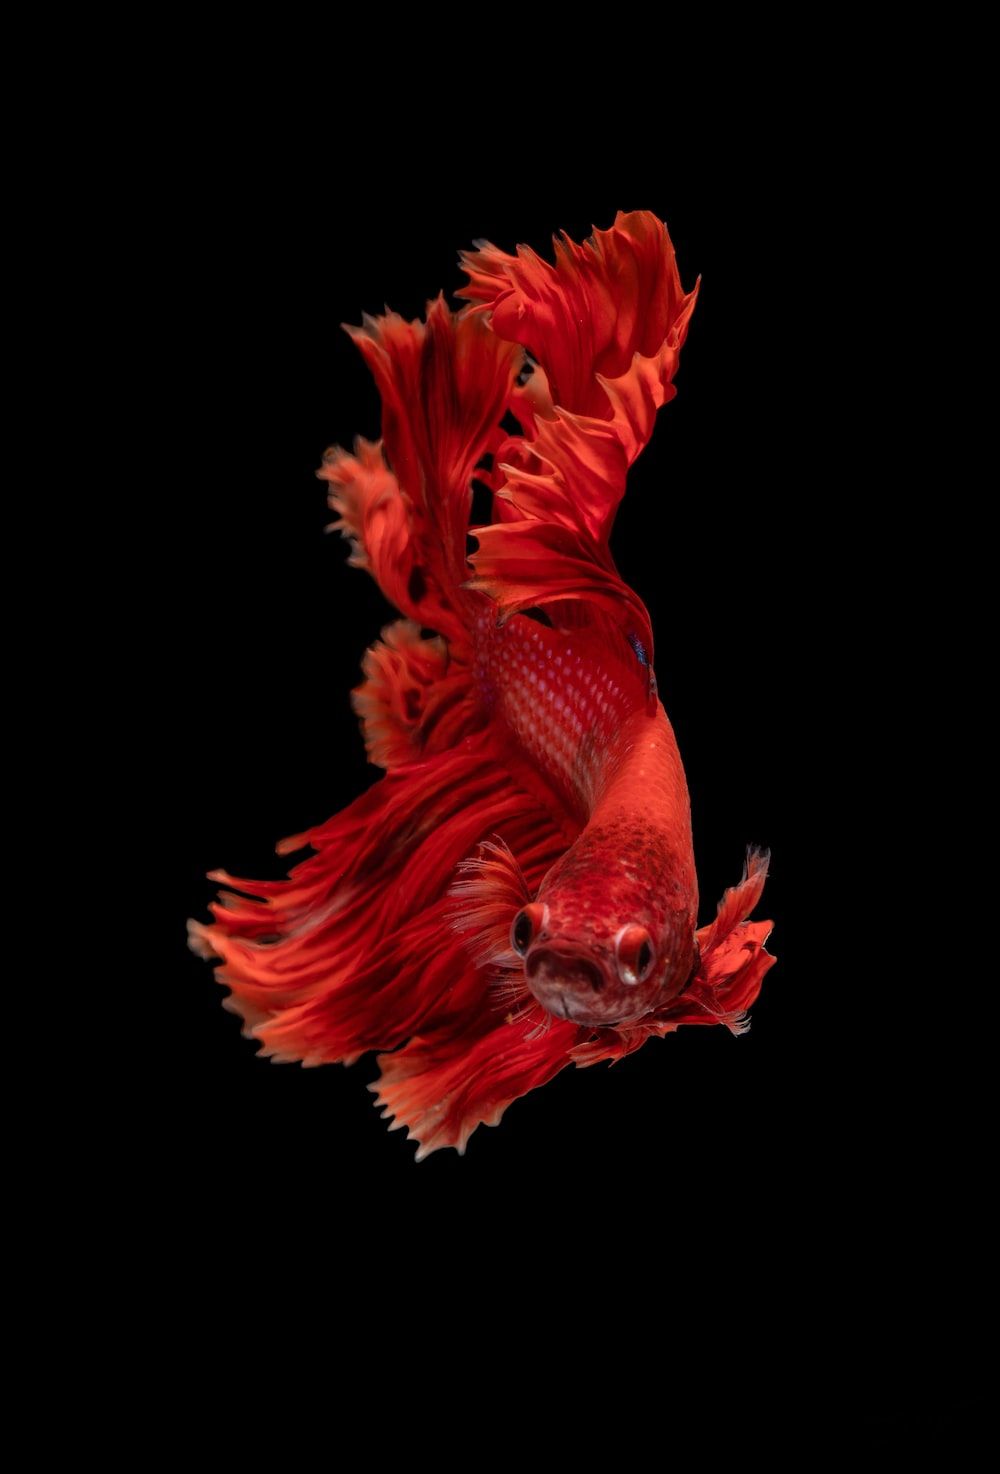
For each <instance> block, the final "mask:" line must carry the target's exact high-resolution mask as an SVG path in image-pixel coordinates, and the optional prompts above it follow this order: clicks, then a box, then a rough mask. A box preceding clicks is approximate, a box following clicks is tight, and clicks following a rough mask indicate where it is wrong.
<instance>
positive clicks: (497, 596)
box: [466, 521, 653, 660]
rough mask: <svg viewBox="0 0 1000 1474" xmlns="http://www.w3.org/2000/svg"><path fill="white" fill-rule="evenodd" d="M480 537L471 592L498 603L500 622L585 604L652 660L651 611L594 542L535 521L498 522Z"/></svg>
mask: <svg viewBox="0 0 1000 1474" xmlns="http://www.w3.org/2000/svg"><path fill="white" fill-rule="evenodd" d="M475 536H476V538H477V539H478V541H479V551H478V552H477V553H475V554H474V555H473V556H472V559H471V562H472V564H473V567H474V568H475V577H474V578H472V579H470V580H469V582H468V584H467V585H466V587H467V588H470V589H477V590H479V591H480V592H482V593H484V594H488V595H489V597H490V598H491V599H493V600H495V601H496V603H497V604H498V605H499V608H500V619H501V620H505V619H507V618H509V617H510V615H512V614H516V613H517V612H518V611H520V610H522V609H530V608H533V607H535V606H539V605H545V604H552V603H557V602H560V601H562V600H570V599H573V600H585V601H586V602H587V603H589V604H591V605H593V606H594V607H595V608H597V609H601V610H603V611H604V612H605V613H607V614H609V615H610V616H611V617H612V619H613V620H614V621H615V623H616V625H617V626H618V627H619V628H620V629H621V631H622V633H623V634H624V635H626V636H627V635H629V634H633V635H635V636H636V637H637V638H638V639H639V640H640V641H641V642H642V645H643V648H644V650H645V651H646V653H647V657H648V658H649V659H650V660H651V659H652V652H653V630H652V626H651V625H650V622H649V615H648V613H647V612H646V606H645V605H644V604H643V602H642V600H641V599H640V598H639V597H638V595H637V594H635V593H634V592H633V591H632V589H630V588H629V586H628V584H627V583H625V582H624V580H623V579H621V578H619V576H618V574H617V573H616V572H615V570H614V569H613V568H612V567H609V566H608V564H609V560H608V559H607V558H606V556H604V555H603V554H602V552H601V550H600V549H599V548H597V547H595V546H594V544H593V543H591V542H590V541H589V540H587V539H584V538H581V537H580V536H579V535H578V534H575V533H573V532H571V531H570V530H569V529H568V528H566V527H561V526H558V525H557V524H556V523H554V522H532V521H528V522H502V523H500V522H497V523H494V524H493V525H492V526H491V527H478V528H476V531H475ZM624 648H625V647H624V643H622V649H623V650H624Z"/></svg>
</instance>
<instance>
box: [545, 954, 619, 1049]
mask: <svg viewBox="0 0 1000 1474" xmlns="http://www.w3.org/2000/svg"><path fill="white" fill-rule="evenodd" d="M524 975H525V981H526V982H527V984H528V987H529V988H530V989H531V992H532V993H533V994H534V996H535V997H536V998H537V999H538V1002H539V1003H540V1004H541V1005H542V1007H543V1008H544V1009H545V1011H546V1013H551V1014H552V1015H553V1017H554V1018H564V1019H569V1020H570V1022H571V1023H574V1024H580V1025H581V1026H583V1027H590V1028H605V1029H608V1028H614V1027H615V1025H616V1024H618V1023H619V1022H621V1020H622V1012H623V1010H622V1001H621V999H620V998H617V999H616V998H615V997H613V996H611V997H609V996H608V991H607V987H606V984H607V979H606V978H605V975H604V973H603V972H602V971H601V968H600V966H599V965H598V963H597V962H596V961H594V960H593V959H592V958H590V957H584V956H581V955H580V954H579V953H577V952H568V951H567V952H563V951H560V950H557V949H556V948H554V947H540V948H538V950H537V951H532V952H529V954H528V956H527V957H526V959H525V964H524ZM613 991H614V990H612V993H613Z"/></svg>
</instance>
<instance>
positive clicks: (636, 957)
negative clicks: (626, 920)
mask: <svg viewBox="0 0 1000 1474" xmlns="http://www.w3.org/2000/svg"><path fill="white" fill-rule="evenodd" d="M615 961H616V962H617V964H618V976H619V977H620V978H621V980H622V982H623V983H627V984H628V985H629V987H634V986H635V985H636V984H637V983H644V982H645V981H646V979H647V978H648V977H649V974H650V973H651V972H652V970H653V963H654V962H655V961H656V953H655V952H654V951H653V943H652V939H651V938H650V935H649V932H648V931H647V930H646V928H645V927H644V926H623V927H622V929H621V931H620V932H619V933H618V936H617V938H616V940H615Z"/></svg>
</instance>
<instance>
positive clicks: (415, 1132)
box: [369, 1019, 582, 1162]
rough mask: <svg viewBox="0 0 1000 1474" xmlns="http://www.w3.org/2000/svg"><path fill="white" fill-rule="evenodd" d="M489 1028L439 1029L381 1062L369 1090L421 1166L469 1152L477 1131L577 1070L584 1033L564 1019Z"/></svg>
mask: <svg viewBox="0 0 1000 1474" xmlns="http://www.w3.org/2000/svg"><path fill="white" fill-rule="evenodd" d="M489 1023H490V1024H491V1026H487V1027H482V1025H481V1027H480V1032H479V1033H478V1036H477V1037H471V1038H470V1036H469V1034H468V1033H467V1032H465V1031H463V1032H460V1033H457V1034H456V1033H452V1032H449V1031H448V1030H440V1031H438V1032H436V1033H433V1034H429V1035H427V1036H426V1037H423V1038H418V1039H414V1040H413V1041H412V1043H410V1044H408V1045H407V1046H406V1048H405V1049H401V1050H399V1051H398V1052H397V1053H396V1054H383V1055H380V1056H379V1064H380V1065H381V1066H382V1074H381V1077H380V1079H379V1080H378V1081H376V1083H375V1084H374V1085H372V1086H370V1087H369V1088H370V1089H371V1090H373V1091H375V1093H376V1099H377V1101H378V1104H379V1105H381V1106H382V1107H383V1111H382V1114H383V1116H386V1117H389V1118H394V1121H395V1127H401V1126H407V1127H409V1130H408V1132H407V1135H408V1136H410V1137H414V1138H415V1139H416V1141H417V1142H418V1143H419V1150H418V1152H417V1161H418V1162H419V1161H421V1160H422V1159H423V1158H424V1157H426V1156H429V1155H430V1153H431V1152H434V1151H437V1150H438V1149H439V1148H440V1147H443V1146H453V1147H455V1148H456V1149H457V1151H458V1152H459V1153H462V1152H464V1151H465V1147H466V1143H467V1141H468V1139H469V1137H470V1136H471V1134H472V1132H473V1131H474V1130H475V1129H476V1127H477V1126H480V1125H483V1126H496V1125H497V1123H498V1122H499V1120H500V1118H501V1116H502V1115H503V1113H504V1111H505V1110H506V1109H507V1107H508V1106H509V1105H510V1104H511V1102H512V1101H514V1100H517V1098H518V1097H519V1096H522V1095H526V1094H527V1093H528V1091H530V1090H534V1089H535V1088H536V1086H539V1085H544V1084H545V1082H546V1081H547V1080H551V1079H552V1077H553V1075H557V1074H558V1073H559V1071H560V1070H562V1069H564V1068H565V1067H566V1065H568V1064H571V1063H572V1060H571V1058H570V1049H571V1048H572V1046H573V1043H574V1041H575V1040H576V1039H578V1038H579V1037H580V1034H581V1032H582V1031H581V1030H580V1029H579V1028H578V1027H577V1025H575V1024H571V1023H568V1022H567V1021H566V1020H564V1019H558V1020H557V1019H553V1020H552V1022H551V1024H550V1025H549V1027H548V1028H546V1029H544V1030H539V1029H537V1028H531V1027H529V1026H528V1025H527V1024H525V1023H524V1022H523V1021H517V1022H514V1023H506V1022H504V1021H502V1020H501V1021H497V1022H492V1021H489ZM395 1127H394V1128H393V1129H395Z"/></svg>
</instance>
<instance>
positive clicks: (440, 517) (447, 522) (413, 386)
mask: <svg viewBox="0 0 1000 1474" xmlns="http://www.w3.org/2000/svg"><path fill="white" fill-rule="evenodd" d="M347 332H348V333H349V334H350V335H351V337H352V338H353V340H354V342H355V343H356V344H357V345H358V347H359V348H360V350H361V352H362V354H363V355H364V358H365V361H366V362H367V364H368V366H369V368H370V369H371V370H372V373H373V375H374V377H375V382H376V384H377V385H378V389H379V393H380V394H381V396H382V437H383V442H384V444H385V449H386V453H387V455H388V458H389V462H390V464H391V465H392V468H393V471H394V472H395V475H396V477H397V478H398V482H399V485H400V486H401V487H402V489H403V491H404V492H405V494H406V496H407V497H408V498H409V502H410V504H411V526H412V534H413V537H414V538H415V540H416V541H417V542H418V543H419V545H420V554H421V560H422V567H423V573H424V576H425V579H426V581H427V583H429V584H431V583H432V584H434V585H435V586H436V587H437V589H438V590H439V592H441V593H442V594H443V595H445V596H447V595H448V594H449V592H450V591H451V590H453V589H454V588H456V587H457V585H459V584H460V583H461V582H462V581H463V579H464V578H465V533H466V529H467V527H468V524H469V510H470V505H471V496H472V493H471V485H470V483H471V478H472V472H473V470H474V468H475V465H476V462H477V461H478V460H479V458H480V457H481V456H482V455H483V453H484V452H485V451H486V450H487V448H488V444H489V442H490V440H491V438H492V437H494V436H495V431H496V426H497V424H498V422H499V420H500V418H501V416H502V415H503V411H504V406H505V404H506V402H507V397H508V394H509V392H510V388H511V384H512V380H513V376H514V373H515V372H516V368H517V363H518V361H519V359H520V354H519V351H518V350H517V348H516V347H515V346H514V345H513V344H510V343H506V342H504V341H503V340H502V339H500V338H499V337H497V335H496V334H495V333H492V332H490V330H489V328H488V327H487V326H486V324H485V323H484V322H483V321H482V318H481V317H479V316H478V315H477V314H473V313H470V312H463V313H459V314H453V313H451V312H450V311H449V310H448V308H447V306H446V305H445V302H444V298H443V297H438V298H437V299H436V301H434V302H431V303H429V304H428V308H427V321H426V323H423V322H419V321H416V322H405V321H404V320H403V318H401V317H399V316H398V314H396V313H394V312H387V313H386V314H385V316H383V317H377V318H372V317H365V319H364V325H363V327H360V328H354V327H348V328H347Z"/></svg>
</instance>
